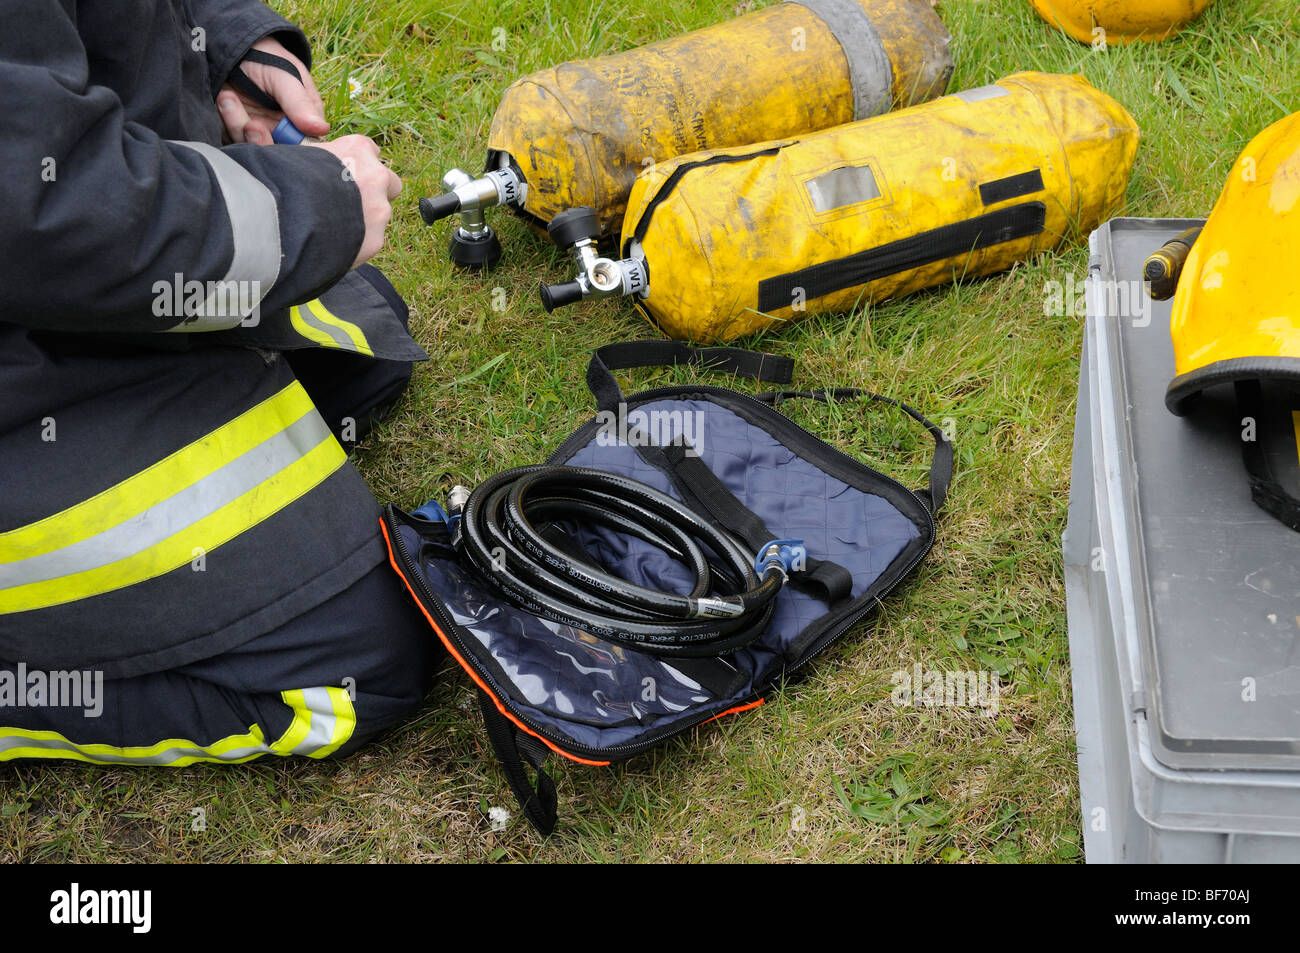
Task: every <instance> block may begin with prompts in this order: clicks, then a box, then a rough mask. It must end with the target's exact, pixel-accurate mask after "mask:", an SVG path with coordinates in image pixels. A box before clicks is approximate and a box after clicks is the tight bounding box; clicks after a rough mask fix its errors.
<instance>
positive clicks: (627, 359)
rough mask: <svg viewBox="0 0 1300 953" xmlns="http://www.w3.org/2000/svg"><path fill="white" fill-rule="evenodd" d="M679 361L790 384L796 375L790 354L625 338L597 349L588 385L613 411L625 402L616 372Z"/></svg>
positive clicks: (598, 403)
mask: <svg viewBox="0 0 1300 953" xmlns="http://www.w3.org/2000/svg"><path fill="white" fill-rule="evenodd" d="M676 364H692V365H695V366H697V367H707V368H708V369H709V370H715V371H722V372H724V373H728V374H735V375H737V376H739V377H748V378H752V379H753V380H756V381H762V382H764V383H769V384H788V383H790V381H791V380H792V379H793V378H794V361H793V360H791V359H790V358H788V357H779V356H778V355H776V354H763V353H761V352H759V351H746V350H744V349H743V348H738V347H700V348H695V347H691V346H690V345H689V344H684V343H683V342H681V341H669V340H661V339H656V340H651V341H622V342H619V343H617V344H606V345H605V346H604V347H599V348H597V349H596V350H595V352H594V353H593V354H592V355H591V363H590V364H588V365H587V386H588V387H590V388H591V393H592V394H593V395H594V396H595V398H596V406H597V407H598V408H599V409H600V410H614V409H615V408H617V407H618V405H619V404H620V403H622V401H623V391H622V390H621V389H620V388H619V386H618V381H617V380H615V378H614V373H613V372H614V371H618V370H624V369H627V368H631V367H664V366H669V365H676Z"/></svg>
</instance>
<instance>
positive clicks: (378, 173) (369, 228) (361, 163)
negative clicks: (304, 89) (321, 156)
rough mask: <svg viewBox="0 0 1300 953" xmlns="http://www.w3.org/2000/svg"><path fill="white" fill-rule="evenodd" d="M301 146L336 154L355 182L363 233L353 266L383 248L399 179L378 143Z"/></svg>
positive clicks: (363, 139)
mask: <svg viewBox="0 0 1300 953" xmlns="http://www.w3.org/2000/svg"><path fill="white" fill-rule="evenodd" d="M290 78H291V79H292V77H290ZM290 118H292V117H290ZM304 131H305V130H304ZM303 145H305V146H309V147H310V148H314V149H324V150H325V151H326V152H329V153H332V154H333V155H335V156H337V157H338V159H339V161H341V162H342V163H343V166H344V168H343V170H342V174H343V175H344V176H346V177H348V178H350V179H351V180H352V181H354V182H356V184H357V188H358V189H360V190H361V210H362V212H363V213H364V215H365V219H366V235H365V238H364V239H362V241H361V250H360V251H358V252H357V260H356V261H354V262H353V263H352V267H353V268H355V267H357V265H360V264H362V263H363V262H365V261H368V260H369V259H371V258H373V257H374V256H375V255H376V254H378V253H379V249H381V248H383V247H384V230H385V229H386V228H387V227H388V220H389V219H390V218H392V216H393V205H392V202H393V199H395V198H397V196H398V194H399V193H400V192H401V191H402V180H401V179H399V178H398V177H397V176H396V174H394V173H393V171H392V170H391V169H389V168H388V166H386V165H384V164H383V163H382V162H380V161H379V146H378V145H376V144H375V141H374V140H373V139H371V138H370V137H368V136H343V137H342V138H339V139H334V140H332V141H330V142H311V143H304V144H303Z"/></svg>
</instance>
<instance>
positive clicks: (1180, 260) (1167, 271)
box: [1142, 228, 1201, 301]
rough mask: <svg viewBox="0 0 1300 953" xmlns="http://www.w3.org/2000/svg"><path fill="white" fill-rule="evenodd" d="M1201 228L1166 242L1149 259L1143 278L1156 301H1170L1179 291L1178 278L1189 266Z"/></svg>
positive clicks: (1143, 270) (1192, 229)
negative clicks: (1186, 266)
mask: <svg viewBox="0 0 1300 953" xmlns="http://www.w3.org/2000/svg"><path fill="white" fill-rule="evenodd" d="M1200 234H1201V230H1200V229H1199V228H1189V229H1188V230H1187V231H1185V232H1183V233H1182V234H1181V235H1177V236H1175V237H1173V238H1171V239H1169V241H1167V242H1165V243H1164V244H1163V245H1161V246H1160V247H1159V248H1157V249H1156V250H1155V251H1154V252H1152V253H1151V256H1150V257H1149V258H1147V260H1146V263H1145V264H1144V265H1143V266H1142V277H1143V278H1144V279H1145V280H1146V283H1147V294H1149V295H1150V296H1151V297H1152V298H1153V299H1154V300H1156V301H1168V300H1169V299H1170V298H1172V297H1173V296H1174V292H1175V291H1177V290H1178V278H1179V277H1180V276H1181V275H1182V273H1183V266H1184V265H1186V264H1187V256H1188V255H1190V254H1191V252H1192V245H1194V244H1195V243H1196V239H1197V238H1198V237H1199V236H1200Z"/></svg>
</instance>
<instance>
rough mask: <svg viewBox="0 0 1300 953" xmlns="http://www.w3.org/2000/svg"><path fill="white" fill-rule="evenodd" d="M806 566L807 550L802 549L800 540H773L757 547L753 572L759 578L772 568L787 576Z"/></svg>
mask: <svg viewBox="0 0 1300 953" xmlns="http://www.w3.org/2000/svg"><path fill="white" fill-rule="evenodd" d="M807 564H808V550H807V549H805V548H804V545H803V540H802V539H774V540H771V541H770V542H766V543H764V544H763V545H762V546H760V547H759V549H758V557H757V558H756V559H755V560H754V571H755V572H756V573H758V575H759V578H762V577H763V576H764V575H766V573H767V571H768V570H769V569H773V568H775V569H780V570H781V571H782V572H784V573H785V575H786V576H789V575H790V573H792V572H795V571H796V570H797V569H803V568H804V566H806V565H807Z"/></svg>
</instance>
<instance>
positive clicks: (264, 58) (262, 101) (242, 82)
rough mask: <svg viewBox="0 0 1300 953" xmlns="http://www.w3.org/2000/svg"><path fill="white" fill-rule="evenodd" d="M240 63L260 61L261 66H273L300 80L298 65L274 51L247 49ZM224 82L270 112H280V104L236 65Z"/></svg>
mask: <svg viewBox="0 0 1300 953" xmlns="http://www.w3.org/2000/svg"><path fill="white" fill-rule="evenodd" d="M240 62H241V63H250V62H251V63H261V64H262V65H263V66H274V67H275V68H276V69H282V70H284V71H285V72H286V73H290V74H292V76H293V78H294V79H296V80H297V81H298V82H300V83H301V82H302V74H301V73H299V72H298V67H296V66H294V65H293V64H292V63H290V62H289V61H288V60H286V59H285V58H284V57H283V56H276V55H275V54H274V53H263V52H262V51H261V50H249V51H248V53H247V54H245V56H244V58H243V59H242V60H240ZM226 82H228V83H229V84H230V85H231V86H233V87H235V89H237V90H239V91H240V92H241V93H243V94H244V95H245V96H247V97H248V98H249V99H251V100H252V101H253V102H255V103H257V104H258V105H259V106H261V107H262V108H263V109H269V110H271V111H272V112H280V104H279V103H277V102H276V101H275V100H274V99H273V98H272V97H271V95H270V94H269V93H267V92H266V91H265V90H264V89H262V88H261V87H260V86H258V85H257V84H256V83H254V82H253V81H252V80H251V79H249V78H248V74H247V73H245V72H244V71H243V69H241V68H240V67H238V66H236V67H235V68H234V69H233V70H231V73H230V75H229V76H227V77H226Z"/></svg>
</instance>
